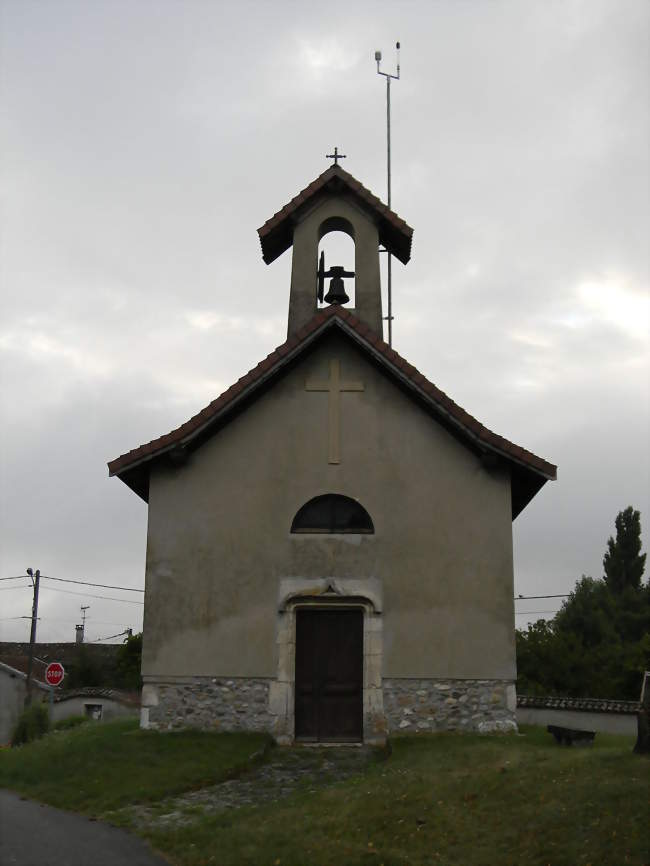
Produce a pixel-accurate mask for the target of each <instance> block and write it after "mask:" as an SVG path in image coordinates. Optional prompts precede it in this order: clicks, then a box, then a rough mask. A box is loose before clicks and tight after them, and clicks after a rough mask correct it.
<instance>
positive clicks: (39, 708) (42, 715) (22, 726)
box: [11, 704, 50, 746]
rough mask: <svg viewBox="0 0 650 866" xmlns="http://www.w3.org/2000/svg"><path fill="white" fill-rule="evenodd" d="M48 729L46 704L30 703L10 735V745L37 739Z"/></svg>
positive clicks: (18, 744) (48, 716) (48, 720)
mask: <svg viewBox="0 0 650 866" xmlns="http://www.w3.org/2000/svg"><path fill="white" fill-rule="evenodd" d="M49 729H50V715H49V713H48V709H47V704H32V705H31V706H30V707H27V709H26V710H23V712H22V713H21V715H20V717H19V718H18V721H17V722H16V726H15V728H14V730H13V733H12V735H11V745H12V746H20V745H22V744H23V743H31V742H32V740H38V739H39V738H40V737H42V736H43V734H47V732H48V731H49Z"/></svg>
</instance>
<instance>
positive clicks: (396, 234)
mask: <svg viewBox="0 0 650 866" xmlns="http://www.w3.org/2000/svg"><path fill="white" fill-rule="evenodd" d="M340 186H344V187H345V188H346V190H347V191H348V192H349V193H351V194H352V195H354V197H355V198H356V199H357V200H358V201H360V202H361V204H362V205H363V206H365V208H366V209H367V210H370V211H371V212H372V214H373V216H374V218H375V220H376V221H377V226H378V229H379V241H380V243H382V244H383V245H384V246H385V247H386V249H387V250H389V251H390V252H391V253H392V254H393V255H394V256H395V257H396V258H398V259H399V260H400V261H401V262H402V263H403V264H406V263H407V262H408V260H409V259H410V258H411V241H412V238H413V229H412V228H411V227H410V226H409V225H408V224H407V223H406V222H404V220H403V219H402V218H401V217H399V216H398V215H397V214H396V213H395V212H394V211H392V210H390V208H388V207H387V206H386V205H385V204H384V203H383V202H382V201H381V200H380V199H378V198H377V196H376V195H373V194H372V193H371V192H370V190H368V189H366V188H365V186H363V184H361V183H359V181H358V180H357V179H356V178H355V177H353V176H352V175H351V174H349V173H348V172H347V171H345V170H344V169H342V168H341V166H340V165H332V166H330V167H329V168H328V169H327V171H324V172H323V173H322V174H321V175H320V176H319V177H317V178H316V180H313V181H312V182H311V183H310V184H309V185H308V186H306V187H305V188H304V189H303V190H302V191H301V192H299V193H298V195H297V196H294V198H292V199H291V201H290V202H289V203H288V204H285V206H284V207H283V208H282V209H281V210H279V211H278V212H277V213H275V214H273V216H272V217H271V218H270V219H268V220H267V221H266V222H265V223H264V225H263V226H261V227H260V228H259V229H258V230H257V234H258V235H259V239H260V243H261V245H262V258H263V259H264V261H265V262H266V264H267V265H268V264H270V263H271V262H273V261H275V259H277V257H278V256H279V255H281V254H282V253H283V252H284V251H285V250H287V249H288V248H289V247H290V246H291V244H292V243H293V220H292V216H293V214H294V213H295V212H296V211H297V210H299V209H300V208H301V207H303V206H305V205H307V204H309V203H311V202H312V200H313V199H314V198H315V197H316V196H318V195H323V194H326V193H327V192H328V191H329V190H332V189H336V188H337V187H340Z"/></svg>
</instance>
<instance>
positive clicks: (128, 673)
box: [116, 632, 142, 689]
mask: <svg viewBox="0 0 650 866" xmlns="http://www.w3.org/2000/svg"><path fill="white" fill-rule="evenodd" d="M141 667H142V632H140V633H139V634H134V635H131V636H130V637H127V639H126V640H125V641H124V643H123V644H122V646H121V647H120V648H119V650H118V651H117V665H116V668H117V678H118V682H119V686H120V687H121V688H124V689H139V688H140V687H141V685H142V678H141V676H140V668H141Z"/></svg>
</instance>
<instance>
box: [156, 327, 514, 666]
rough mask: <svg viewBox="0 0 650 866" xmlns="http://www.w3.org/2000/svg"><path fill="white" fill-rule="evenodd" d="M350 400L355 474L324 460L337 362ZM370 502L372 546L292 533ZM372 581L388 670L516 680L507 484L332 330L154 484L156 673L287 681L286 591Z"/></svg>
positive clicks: (349, 458)
mask: <svg viewBox="0 0 650 866" xmlns="http://www.w3.org/2000/svg"><path fill="white" fill-rule="evenodd" d="M333 358H337V359H339V361H340V365H341V367H340V369H341V378H342V379H343V380H350V379H354V380H360V381H362V382H363V383H364V391H363V392H353V393H343V394H342V395H341V406H342V409H341V463H340V464H338V465H333V464H329V463H328V397H327V394H325V393H321V392H313V391H310V392H307V391H306V390H305V382H306V380H307V379H310V380H311V379H318V380H327V379H328V376H329V361H330V360H331V359H333ZM329 492H335V493H341V494H344V495H347V496H351V497H353V498H355V499H358V500H359V501H360V502H361V503H362V505H363V506H364V507H365V508H366V509H367V510H368V512H369V513H370V515H371V517H372V519H373V522H374V526H375V535H372V536H305V535H294V536H292V535H291V534H290V532H289V528H290V525H291V521H292V518H293V516H294V515H295V513H296V511H297V510H298V509H299V508H300V506H301V505H303V504H304V503H305V502H306V501H307V500H309V499H311V498H312V497H314V496H317V495H319V494H323V493H329ZM294 576H295V577H305V578H316V577H323V576H333V577H353V578H368V577H373V578H376V579H377V580H379V581H380V582H381V585H382V587H383V594H384V612H383V616H384V638H383V639H384V651H383V675H384V676H386V677H398V678H399V677H416V678H450V679H452V678H455V679H462V678H470V679H472V678H478V679H506V680H510V679H513V678H514V676H515V651H514V614H513V599H512V597H513V576H512V529H511V504H510V484H509V477H508V475H507V473H505V472H503V471H500V472H499V471H497V472H495V471H488V470H486V469H485V468H484V467H483V466H482V464H481V462H480V461H479V459H478V458H477V457H476V456H475V455H474V454H472V453H471V452H470V451H469V450H468V449H467V448H466V447H465V446H463V445H461V444H460V443H459V442H458V441H457V440H456V439H454V438H453V437H452V436H451V435H450V434H449V433H447V432H446V431H445V430H444V429H443V428H442V427H441V426H440V425H439V424H438V423H436V422H435V421H434V420H433V419H432V418H431V417H429V416H428V415H427V414H426V413H425V412H424V411H423V410H422V409H421V408H420V407H419V406H417V405H416V404H415V403H414V402H413V401H412V400H411V399H410V398H409V397H408V396H406V395H405V394H404V393H402V392H401V391H400V390H399V389H398V388H397V387H396V386H395V385H394V384H393V383H392V382H391V381H389V380H388V379H387V378H386V377H385V376H384V375H383V374H381V373H380V372H379V371H378V370H377V369H376V368H375V367H374V366H372V365H371V364H370V363H369V361H368V359H367V357H366V356H365V355H362V354H361V353H360V352H359V350H358V349H357V348H356V347H355V346H354V345H353V344H352V343H351V342H350V341H349V340H348V339H346V338H344V337H343V336H342V335H340V334H330V335H329V336H327V337H326V338H325V340H324V341H323V342H322V343H321V345H319V346H318V347H317V348H316V349H315V350H314V351H313V352H312V353H311V354H310V355H309V356H306V357H304V358H303V359H302V360H301V361H300V363H299V365H298V366H297V367H295V368H294V369H293V370H291V371H290V372H289V373H288V374H287V375H286V376H285V377H284V378H283V379H282V380H280V381H278V382H276V384H275V385H274V386H273V388H272V389H271V390H270V391H268V392H267V393H266V394H265V395H263V396H262V397H260V398H259V399H258V400H257V401H256V402H255V403H253V404H252V405H251V406H250V407H249V408H248V409H247V410H246V411H245V412H243V413H241V414H240V415H239V416H238V417H236V418H235V419H234V420H233V421H231V422H230V423H229V424H228V425H226V426H225V427H224V428H223V429H222V430H221V431H220V432H219V433H218V434H217V435H216V436H214V437H213V438H212V439H210V440H209V441H208V442H207V443H206V444H204V445H203V446H202V447H201V448H200V449H199V450H198V451H196V452H194V454H193V455H192V456H191V457H190V459H189V461H188V462H187V463H186V464H185V465H183V466H180V467H176V468H174V467H171V466H167V467H159V468H156V469H154V470H153V471H152V474H151V482H150V499H149V526H148V542H147V566H146V602H145V621H144V649H143V674H144V675H145V677H153V678H158V677H161V678H165V677H169V676H172V677H185V676H226V677H227V676H231V677H233V676H234V677H237V676H243V677H275V676H276V673H277V646H276V614H277V592H278V585H279V581H280V580H281V579H282V578H286V577H294Z"/></svg>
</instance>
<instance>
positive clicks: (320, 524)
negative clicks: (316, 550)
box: [291, 493, 375, 535]
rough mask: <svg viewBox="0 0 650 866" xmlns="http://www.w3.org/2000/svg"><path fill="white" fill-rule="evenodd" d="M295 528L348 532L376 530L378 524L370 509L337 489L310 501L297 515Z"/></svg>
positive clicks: (294, 523) (323, 531) (312, 530)
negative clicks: (341, 494)
mask: <svg viewBox="0 0 650 866" xmlns="http://www.w3.org/2000/svg"><path fill="white" fill-rule="evenodd" d="M291 531H292V532H320V533H332V532H348V533H364V534H366V535H370V534H372V533H374V531H375V527H374V526H373V525H372V520H371V518H370V515H369V514H368V512H367V511H366V509H365V508H364V507H363V506H362V505H359V503H358V502H355V500H354V499H350V497H349V496H339V495H338V494H336V493H326V494H325V495H324V496H316V497H315V498H314V499H310V500H309V502H306V503H305V504H304V505H303V506H302V508H301V509H300V510H299V511H298V513H297V514H296V516H295V517H294V518H293V523H292V524H291Z"/></svg>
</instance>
